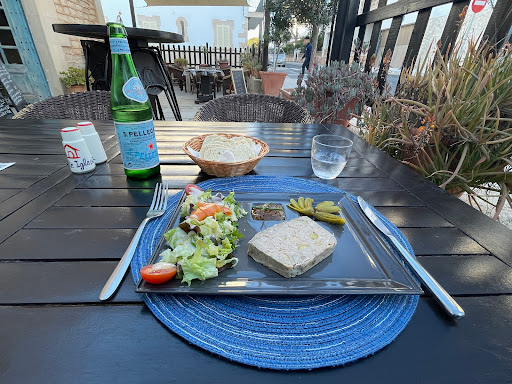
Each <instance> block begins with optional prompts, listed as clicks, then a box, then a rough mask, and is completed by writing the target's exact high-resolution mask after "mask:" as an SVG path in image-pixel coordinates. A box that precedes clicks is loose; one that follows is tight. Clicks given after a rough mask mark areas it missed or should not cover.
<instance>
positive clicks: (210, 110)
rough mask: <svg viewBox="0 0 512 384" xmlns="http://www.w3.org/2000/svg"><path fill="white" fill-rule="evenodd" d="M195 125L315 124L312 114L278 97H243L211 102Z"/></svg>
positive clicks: (226, 97) (195, 117) (229, 97)
mask: <svg viewBox="0 0 512 384" xmlns="http://www.w3.org/2000/svg"><path fill="white" fill-rule="evenodd" d="M194 120H195V121H239V122H254V121H256V122H262V123H303V124H307V123H312V122H313V119H311V116H310V115H309V112H308V111H306V110H305V109H304V108H302V107H300V106H299V105H298V104H296V103H294V102H292V101H288V100H285V99H280V98H279V97H274V96H267V95H258V94H244V95H229V96H224V97H221V98H218V99H215V100H211V101H209V102H208V103H206V104H205V105H203V106H202V107H201V109H199V111H197V113H196V115H195V116H194Z"/></svg>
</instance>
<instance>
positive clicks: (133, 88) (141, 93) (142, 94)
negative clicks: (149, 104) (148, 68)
mask: <svg viewBox="0 0 512 384" xmlns="http://www.w3.org/2000/svg"><path fill="white" fill-rule="evenodd" d="M123 95H125V96H126V97H127V98H128V99H130V100H133V101H138V102H139V103H145V102H146V101H147V100H148V94H147V93H146V91H145V90H144V86H143V85H142V83H141V81H140V79H139V78H138V77H135V76H134V77H132V78H130V79H128V81H127V82H126V83H124V85H123Z"/></svg>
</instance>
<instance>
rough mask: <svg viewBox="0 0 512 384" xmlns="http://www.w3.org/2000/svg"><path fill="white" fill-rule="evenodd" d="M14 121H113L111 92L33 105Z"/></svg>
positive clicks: (87, 93) (100, 92) (19, 113)
mask: <svg viewBox="0 0 512 384" xmlns="http://www.w3.org/2000/svg"><path fill="white" fill-rule="evenodd" d="M13 119H70V120H112V114H111V113H110V92H108V91H91V92H77V93H72V94H70V95H61V96H56V97H51V98H49V99H46V100H42V101H38V102H37V103H34V104H31V105H29V106H27V107H25V108H23V109H22V110H21V111H19V112H18V113H17V114H16V115H14V117H13Z"/></svg>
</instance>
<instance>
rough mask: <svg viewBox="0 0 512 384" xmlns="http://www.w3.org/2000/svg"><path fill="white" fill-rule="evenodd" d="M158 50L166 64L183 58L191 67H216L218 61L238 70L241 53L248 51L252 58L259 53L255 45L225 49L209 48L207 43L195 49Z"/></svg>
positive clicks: (172, 47) (162, 47)
mask: <svg viewBox="0 0 512 384" xmlns="http://www.w3.org/2000/svg"><path fill="white" fill-rule="evenodd" d="M160 50H161V52H162V55H163V58H164V61H165V62H166V63H174V60H175V59H177V58H185V59H187V61H188V64H189V65H190V66H193V67H194V66H196V65H200V64H207V65H216V64H217V63H218V62H219V61H227V62H228V63H229V66H231V67H234V68H240V67H242V60H241V56H242V53H244V52H246V51H249V52H251V54H252V56H253V57H254V56H255V55H258V53H259V49H258V47H257V46H255V45H252V46H251V47H247V48H225V47H210V46H209V45H208V43H206V44H205V45H204V46H197V47H196V46H195V45H194V46H181V45H170V44H160Z"/></svg>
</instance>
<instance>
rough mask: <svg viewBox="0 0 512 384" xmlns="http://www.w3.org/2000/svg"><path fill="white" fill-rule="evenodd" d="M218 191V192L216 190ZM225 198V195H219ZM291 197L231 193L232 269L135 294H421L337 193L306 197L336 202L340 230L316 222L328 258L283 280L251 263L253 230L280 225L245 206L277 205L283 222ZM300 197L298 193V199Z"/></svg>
mask: <svg viewBox="0 0 512 384" xmlns="http://www.w3.org/2000/svg"><path fill="white" fill-rule="evenodd" d="M221 192H222V191H221ZM223 194H224V195H226V194H227V193H226V192H223ZM300 195H301V194H297V193H236V195H235V198H236V200H237V201H238V202H240V204H241V205H242V207H243V208H244V209H245V210H246V211H247V215H246V216H245V217H243V218H242V219H240V222H239V223H240V226H239V230H240V232H241V233H242V234H243V235H244V236H245V237H244V238H243V239H241V240H240V242H239V245H238V247H237V248H236V250H235V252H234V256H235V257H237V258H238V260H239V261H238V264H237V265H236V266H235V267H234V268H231V269H227V270H224V271H222V272H221V273H219V276H218V277H216V278H213V279H208V280H205V281H197V280H194V281H193V282H192V284H191V285H190V286H187V284H182V283H181V282H180V281H179V280H176V279H172V280H171V281H169V282H167V283H164V284H159V285H154V284H149V283H146V282H145V281H144V280H142V279H141V280H140V281H139V283H138V284H137V287H136V289H135V292H139V293H143V292H144V293H172V294H212V295H219V294H227V295H238V294H240V295H241V294H244V295H247V294H250V295H316V294H330V295H347V294H357V295H360V294H372V295H373V294H421V293H423V291H422V290H421V287H420V286H419V285H418V283H416V281H415V280H414V279H413V278H412V276H411V275H410V274H409V272H408V271H407V270H406V268H405V267H404V266H403V265H402V262H401V261H400V260H399V259H398V258H397V257H398V256H396V255H395V253H394V251H393V250H392V249H391V248H390V247H389V246H388V245H387V244H386V243H385V242H384V241H383V240H382V238H381V237H380V236H379V234H378V231H377V229H376V228H375V227H373V225H372V224H371V223H370V222H369V221H368V219H367V218H366V217H365V216H364V214H363V213H362V212H361V211H360V210H359V208H358V207H357V206H356V205H355V204H354V203H353V202H352V200H351V199H350V198H349V197H348V196H347V195H346V194H343V193H337V194H333V193H312V194H308V195H307V196H308V197H311V198H313V199H314V200H315V202H316V203H319V202H322V201H326V200H331V201H334V202H338V205H339V206H340V207H341V209H342V215H343V216H344V217H345V218H346V219H347V223H346V224H345V225H334V224H328V223H324V222H320V221H318V224H320V225H321V226H323V227H324V228H326V229H327V230H329V231H330V232H331V233H333V234H334V236H335V237H336V239H337V242H338V243H337V245H336V248H335V250H334V252H333V254H332V255H330V256H328V257H327V258H326V259H324V260H323V261H322V262H320V263H319V264H317V265H316V266H314V267H313V268H311V269H310V270H309V271H307V272H306V273H304V274H302V275H300V276H297V277H294V278H291V279H287V278H285V277H282V276H281V275H279V274H277V273H276V272H274V271H272V270H270V269H268V268H267V267H264V266H263V265H261V264H259V263H257V262H256V261H254V260H253V259H252V257H250V256H249V255H248V254H247V243H248V242H249V240H250V239H252V237H253V236H254V235H255V234H256V233H257V232H259V231H262V230H264V229H266V228H268V227H270V226H272V225H275V224H278V223H280V222H282V221H259V220H254V219H253V218H252V216H251V205H252V204H255V203H261V202H273V203H281V204H283V205H284V207H285V214H286V219H287V220H291V219H294V218H296V217H298V216H299V214H298V213H297V212H296V211H294V210H292V209H290V208H288V207H287V206H286V204H287V203H289V201H290V198H294V199H297V198H298V197H299V196H300ZM302 196H304V194H302ZM183 200H184V197H182V199H181V200H180V202H179V203H178V206H177V208H176V210H175V212H174V214H173V216H172V217H171V220H170V221H169V225H168V226H167V229H166V231H168V230H170V229H171V228H174V227H176V226H177V225H178V224H179V220H180V217H179V216H180V215H179V214H180V207H181V203H182V201H183ZM166 248H167V246H166V244H165V239H163V237H162V239H161V241H160V242H159V244H158V246H157V247H156V249H155V252H154V253H153V255H152V257H151V260H150V262H149V264H153V263H156V262H157V261H158V260H159V254H160V252H162V251H163V250H164V249H166Z"/></svg>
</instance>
